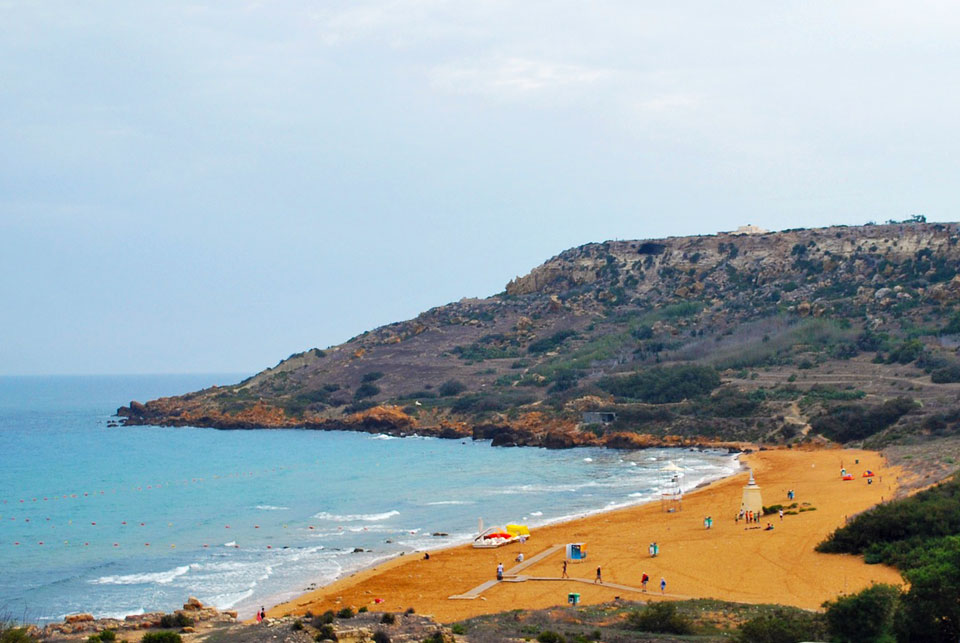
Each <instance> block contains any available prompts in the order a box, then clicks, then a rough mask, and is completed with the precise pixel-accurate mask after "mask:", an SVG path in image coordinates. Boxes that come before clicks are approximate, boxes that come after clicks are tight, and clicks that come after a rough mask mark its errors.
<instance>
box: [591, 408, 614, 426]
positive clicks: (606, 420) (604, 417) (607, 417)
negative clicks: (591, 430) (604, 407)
mask: <svg viewBox="0 0 960 643" xmlns="http://www.w3.org/2000/svg"><path fill="white" fill-rule="evenodd" d="M616 421H617V414H616V413H612V412H610V411H584V412H583V423H584V424H610V423H612V422H616Z"/></svg>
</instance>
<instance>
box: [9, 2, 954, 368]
mask: <svg viewBox="0 0 960 643" xmlns="http://www.w3.org/2000/svg"><path fill="white" fill-rule="evenodd" d="M958 33H960V5H958V4H957V3H956V2H924V1H917V2H912V3H902V2H885V1H882V0H871V1H870V2H866V1H864V2H843V1H839V2H837V1H834V2H803V3H800V2H792V3H791V2H770V1H769V0H765V1H764V2H740V3H717V2H706V1H703V2H686V1H682V0H679V1H676V2H669V3H668V2H642V1H638V0H623V1H619V0H550V1H549V2H541V1H538V0H524V1H522V2H518V1H517V0H513V1H512V2H506V1H500V0H471V1H469V2H468V1H453V0H352V1H338V0H313V1H310V2H296V1H288V2H240V1H231V2H220V3H209V2H202V1H199V0H198V1H196V2H180V1H175V0H170V1H164V2H148V1H144V2H140V1H138V2H130V1H128V0H126V1H119V0H117V1H114V0H100V1H93V0H91V1H88V2H84V1H79V2H78V1H77V0H62V1H56V0H44V1H43V2H36V1H34V0H21V1H12V2H11V1H9V0H0V274H2V279H0V374H2V373H7V374H24V373H31V374H32V373H159V372H172V373H179V372H225V371H230V372H254V371H257V370H260V369H261V368H263V367H265V366H269V365H272V364H274V363H276V362H277V361H278V360H279V359H280V358H282V357H285V356H286V355H288V354H290V353H292V352H295V351H300V350H303V349H306V348H309V347H312V346H320V347H324V346H328V345H331V344H336V343H339V342H342V341H344V340H346V339H347V338H349V337H351V336H353V335H355V334H357V333H359V332H361V331H363V330H366V329H369V328H372V327H375V326H378V325H380V324H384V323H388V322H391V321H396V320H399V319H405V318H410V317H413V316H415V315H416V314H417V313H418V312H420V311H422V310H425V309H427V308H430V307H433V306H436V305H441V304H444V303H446V302H449V301H452V300H456V299H459V298H460V297H464V296H487V295H490V294H493V293H496V292H498V291H501V290H502V289H503V286H504V285H505V284H506V282H507V281H508V280H509V279H511V278H512V277H514V276H516V275H518V274H523V273H526V272H527V271H529V270H530V269H531V268H532V267H534V266H536V265H537V264H539V263H541V262H542V261H544V260H546V259H547V258H549V257H551V256H553V255H555V254H557V253H558V252H561V251H562V250H564V249H566V248H569V247H572V246H576V245H580V244H583V243H587V242H590V241H603V240H606V239H633V238H652V237H661V236H668V235H689V234H708V233H713V232H716V231H720V230H730V229H734V228H736V227H737V226H739V225H742V224H745V223H753V224H756V225H760V226H763V227H766V228H769V229H783V228H793V227H813V226H821V225H829V224H835V223H844V224H860V223H864V222H866V221H871V220H873V221H878V222H880V221H885V220H887V219H891V218H895V219H902V218H906V217H908V216H910V215H912V214H917V213H923V214H925V215H926V216H927V217H928V218H929V219H930V220H935V221H948V220H956V219H957V218H958V217H957V214H956V213H955V206H956V202H957V198H956V197H957V195H958V182H957V177H960V153H958V151H957V150H958V149H960V140H958V139H960V136H958V125H957V114H958V113H960V100H958V99H960V83H958V82H957V79H958V77H960V38H958V37H957V34H958Z"/></svg>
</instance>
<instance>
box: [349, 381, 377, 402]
mask: <svg viewBox="0 0 960 643" xmlns="http://www.w3.org/2000/svg"><path fill="white" fill-rule="evenodd" d="M379 393H380V387H379V386H377V385H376V384H371V383H370V382H364V383H363V384H361V385H360V386H358V387H357V390H356V391H354V393H353V399H355V400H362V399H364V398H368V397H373V396H374V395H378V394H379Z"/></svg>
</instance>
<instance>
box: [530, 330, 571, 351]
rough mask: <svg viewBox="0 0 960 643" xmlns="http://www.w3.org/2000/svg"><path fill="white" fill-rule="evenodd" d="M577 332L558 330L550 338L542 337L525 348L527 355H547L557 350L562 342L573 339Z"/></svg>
mask: <svg viewBox="0 0 960 643" xmlns="http://www.w3.org/2000/svg"><path fill="white" fill-rule="evenodd" d="M576 335H577V331H575V330H560V331H557V332H555V333H554V334H553V335H550V337H544V338H543V339H538V340H537V341H535V342H532V343H531V344H530V345H529V346H527V352H529V353H548V352H550V351H552V350H553V349H555V348H558V347H559V346H560V344H562V343H563V340H565V339H567V338H568V337H575V336H576Z"/></svg>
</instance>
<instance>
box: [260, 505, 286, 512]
mask: <svg viewBox="0 0 960 643" xmlns="http://www.w3.org/2000/svg"><path fill="white" fill-rule="evenodd" d="M257 509H259V510H260V511H287V510H289V509H290V507H276V506H274V505H257Z"/></svg>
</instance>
